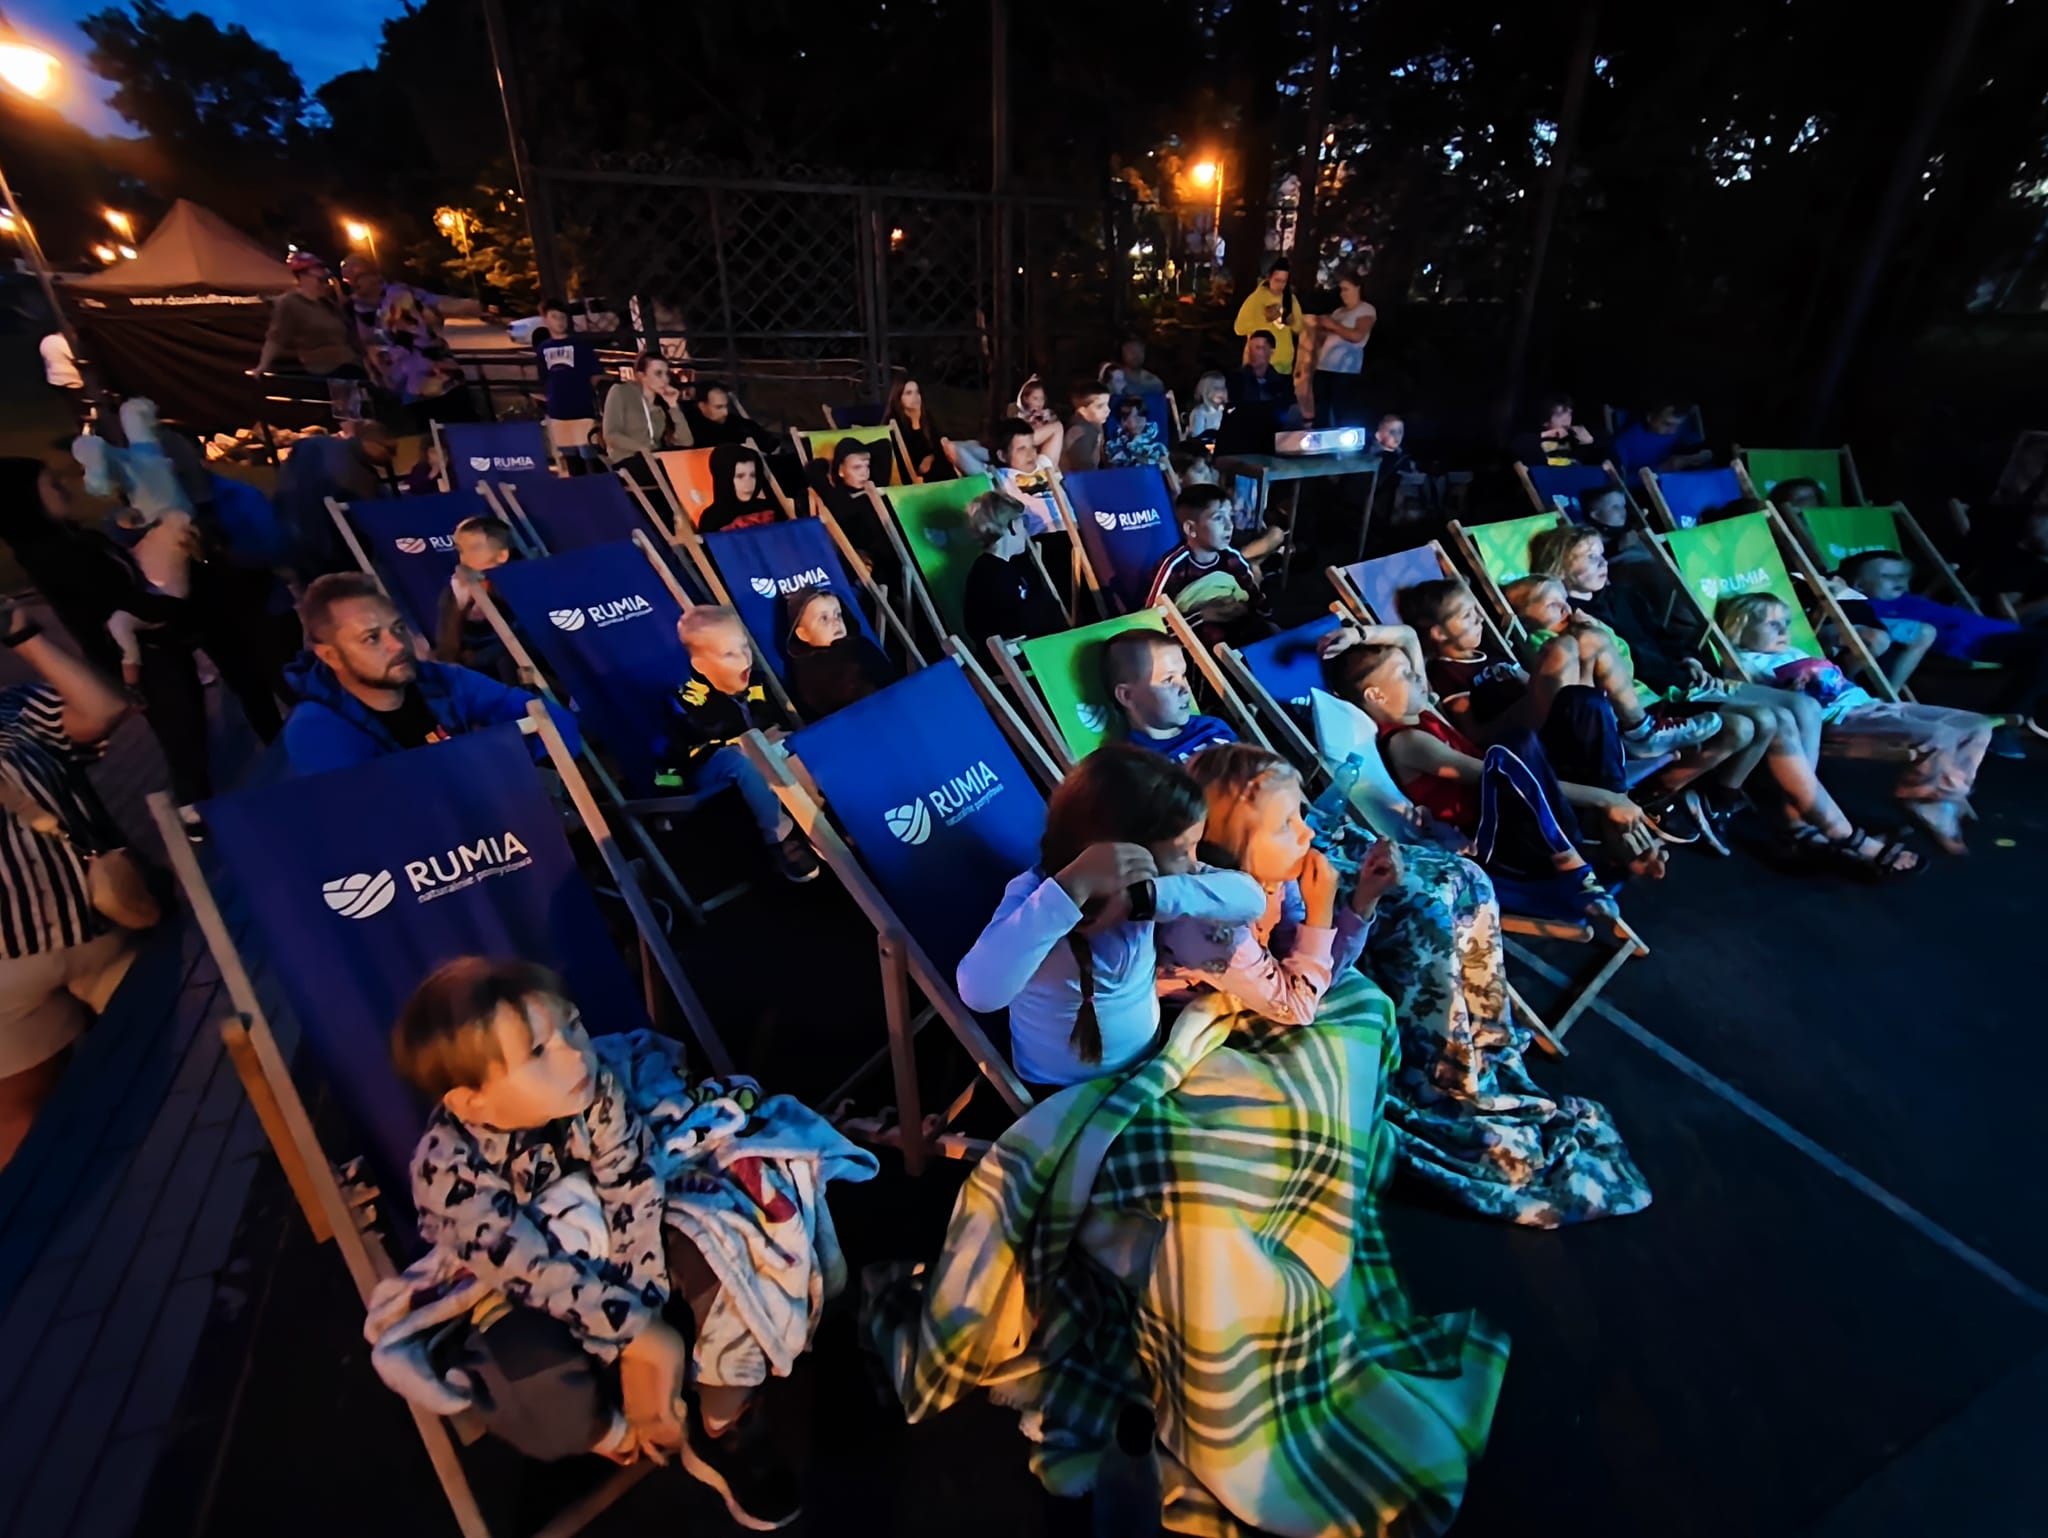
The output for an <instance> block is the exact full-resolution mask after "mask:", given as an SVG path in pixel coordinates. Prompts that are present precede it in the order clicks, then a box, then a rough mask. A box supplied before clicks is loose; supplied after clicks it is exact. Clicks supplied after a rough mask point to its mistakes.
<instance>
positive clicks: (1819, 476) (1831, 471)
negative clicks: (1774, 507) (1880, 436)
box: [1736, 444, 1866, 507]
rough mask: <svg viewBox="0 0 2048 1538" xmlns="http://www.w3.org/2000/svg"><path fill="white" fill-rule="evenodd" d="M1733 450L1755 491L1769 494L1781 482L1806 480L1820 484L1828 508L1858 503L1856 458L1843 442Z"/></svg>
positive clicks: (1860, 496) (1859, 488)
mask: <svg viewBox="0 0 2048 1538" xmlns="http://www.w3.org/2000/svg"><path fill="white" fill-rule="evenodd" d="M1736 452H1737V453H1738V454H1739V455H1740V456H1741V458H1742V460H1743V462H1744V464H1745V465H1746V466H1747V467H1748V470H1749V479H1750V483H1751V484H1752V485H1753V486H1755V487H1756V494H1757V495H1758V496H1760V497H1768V496H1769V495H1770V494H1771V488H1772V487H1773V486H1776V485H1777V484H1778V483H1779V482H1781V481H1798V480H1808V481H1812V482H1813V483H1814V484H1815V485H1817V486H1819V487H1820V499H1821V501H1822V502H1823V503H1825V504H1826V505H1828V506H1829V507H1849V506H1855V505H1860V504H1861V503H1862V502H1864V501H1865V500H1866V499H1865V497H1864V495H1863V481H1862V478H1861V477H1859V476H1858V475H1857V474H1856V458H1855V456H1854V455H1853V454H1851V453H1850V452H1849V449H1848V446H1847V445H1846V444H1845V445H1843V446H1842V447H1841V448H1838V449H1743V448H1738V449H1737V450H1736Z"/></svg>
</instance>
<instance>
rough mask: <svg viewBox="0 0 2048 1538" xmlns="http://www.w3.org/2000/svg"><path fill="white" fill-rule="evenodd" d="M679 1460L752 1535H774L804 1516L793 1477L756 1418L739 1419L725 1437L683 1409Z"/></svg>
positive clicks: (690, 1409) (692, 1409)
mask: <svg viewBox="0 0 2048 1538" xmlns="http://www.w3.org/2000/svg"><path fill="white" fill-rule="evenodd" d="M683 1413H684V1415H685V1417H686V1418H687V1421H688V1424H687V1426H686V1427H685V1428H684V1431H685V1434H684V1437H683V1446H682V1462H683V1468H684V1470H685V1471H686V1472H687V1473H688V1474H689V1475H690V1477H691V1478H692V1479H695V1480H696V1481H697V1482H698V1483H699V1484H701V1485H704V1486H706V1487H707V1488H709V1489H712V1490H715V1491H717V1492H718V1494H719V1496H720V1497H721V1498H722V1499H723V1500H724V1501H725V1509H726V1511H727V1512H729V1513H730V1514H731V1516H732V1519H733V1521H735V1522H737V1523H738V1524H739V1525H740V1526H741V1527H744V1528H745V1529H747V1531H748V1532H752V1533H772V1532H774V1531H775V1530H776V1529H777V1528H782V1527H787V1526H789V1524H790V1523H792V1522H794V1521H795V1520H796V1519H797V1518H798V1517H800V1516H801V1515H803V1509H804V1508H803V1501H802V1499H801V1498H800V1497H799V1495H798V1493H797V1481H796V1474H795V1472H794V1471H793V1470H791V1469H790V1468H789V1466H788V1465H787V1464H785V1463H784V1462H783V1461H782V1460H781V1459H780V1458H778V1457H777V1456H776V1455H775V1450H774V1449H773V1448H772V1447H770V1446H769V1445H768V1438H767V1436H766V1434H765V1432H764V1428H763V1426H762V1424H761V1417H760V1416H759V1415H758V1414H753V1415H743V1416H741V1417H740V1419H739V1422H738V1423H737V1424H736V1425H733V1426H729V1427H727V1428H726V1432H725V1434H724V1435H723V1436H716V1437H715V1436H713V1435H711V1433H710V1432H708V1431H706V1430H705V1429H704V1422H703V1421H702V1420H701V1419H699V1418H698V1415H697V1407H696V1406H695V1405H694V1404H692V1405H689V1406H687V1407H686V1408H685V1410H684V1412H683Z"/></svg>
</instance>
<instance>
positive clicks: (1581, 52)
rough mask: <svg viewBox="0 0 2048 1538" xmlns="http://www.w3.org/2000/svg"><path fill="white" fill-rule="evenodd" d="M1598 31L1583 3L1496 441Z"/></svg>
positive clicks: (1524, 363) (1531, 317) (1524, 357)
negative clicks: (1583, 7) (1583, 8)
mask: <svg viewBox="0 0 2048 1538" xmlns="http://www.w3.org/2000/svg"><path fill="white" fill-rule="evenodd" d="M1599 29H1600V0H1586V8H1585V10H1584V11H1583V12H1581V13H1580V17H1579V36H1578V41H1577V42H1575V43H1574V44H1573V45H1572V62H1571V67H1570V69H1569V70H1568V71H1567V72H1566V74H1565V79H1564V106H1563V109H1562V110H1561V111H1560V112H1559V113H1558V118H1557V142H1556V143H1554V144H1552V145H1551V146H1550V169H1549V173H1548V174H1547V175H1546V176H1545V177H1544V178H1543V192H1542V196H1541V201H1540V202H1539V203H1538V204H1537V209H1536V234H1535V238H1534V239H1533V240H1531V242H1530V244H1529V280H1528V282H1527V283H1525V284H1523V285H1522V304H1521V308H1520V310H1519V311H1517V313H1516V315H1515V333H1514V340H1513V341H1512V342H1511V343H1510V344H1509V346H1508V375H1507V378H1506V380H1505V381H1503V383H1502V385H1501V393H1500V398H1499V400H1497V401H1496V402H1495V403H1494V415H1493V427H1494V434H1495V436H1496V437H1500V438H1505V437H1506V436H1507V431H1508V424H1509V422H1510V420H1511V419H1512V418H1513V416H1514V413H1515V408H1516V405H1517V404H1518V402H1519V401H1520V399H1521V394H1522V373H1523V370H1525V369H1526V368H1527V367H1528V366H1529V338H1530V334H1531V332H1532V331H1533V330H1534V329H1535V325H1536V295H1537V292H1538V290H1540V289H1541V288H1542V286H1543V267H1544V263H1545V262H1546V261H1547V260H1548V258H1549V255H1550V236H1551V232H1552V231H1553V230H1554V229H1555V228H1556V227H1557V205H1558V203H1559V202H1560V201H1561V200H1562V199H1563V196H1564V187H1565V181H1566V179H1567V178H1568V177H1569V176H1570V174H1571V163H1572V154H1573V151H1574V149H1575V148H1576V146H1577V144H1578V139H1579V116H1580V113H1581V111H1582V110H1583V108H1584V107H1585V104H1586V81H1587V79H1588V77H1590V76H1591V74H1592V73H1593V39H1594V37H1595V36H1596V34H1597V33H1598V32H1599Z"/></svg>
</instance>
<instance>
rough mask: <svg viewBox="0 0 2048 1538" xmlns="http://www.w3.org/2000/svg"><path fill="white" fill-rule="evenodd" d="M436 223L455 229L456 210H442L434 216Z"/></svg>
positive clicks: (446, 228) (442, 226) (445, 228)
mask: <svg viewBox="0 0 2048 1538" xmlns="http://www.w3.org/2000/svg"><path fill="white" fill-rule="evenodd" d="M434 223H436V224H437V225H439V226H440V227H441V228H442V229H444V230H452V229H454V228H455V226H456V223H457V220H456V217H455V210H454V209H452V208H444V209H442V210H441V211H440V212H439V213H438V214H436V215H434ZM351 238H353V237H351Z"/></svg>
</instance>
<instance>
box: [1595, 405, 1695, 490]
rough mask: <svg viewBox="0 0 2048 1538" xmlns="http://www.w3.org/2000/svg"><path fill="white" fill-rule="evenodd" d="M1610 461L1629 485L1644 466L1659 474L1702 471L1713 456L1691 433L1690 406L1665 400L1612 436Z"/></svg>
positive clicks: (1692, 432)
mask: <svg viewBox="0 0 2048 1538" xmlns="http://www.w3.org/2000/svg"><path fill="white" fill-rule="evenodd" d="M1614 461H1615V463H1616V464H1617V465H1619V466H1620V467H1621V473H1622V475H1623V476H1625V477H1627V478H1628V479H1629V481H1630V483H1631V484H1633V483H1634V480H1635V473H1636V472H1637V471H1638V470H1640V469H1642V468H1644V467H1645V466H1648V467H1649V468H1650V469H1652V470H1654V471H1656V472H1657V473H1658V474H1659V475H1669V474H1670V473H1671V472H1672V471H1674V470H1704V469H1706V468H1707V467H1708V466H1710V465H1712V464H1713V462H1714V456H1713V454H1712V453H1711V452H1710V451H1709V450H1708V449H1707V447H1706V445H1705V443H1704V442H1702V441H1701V439H1700V435H1699V434H1698V433H1696V432H1694V431H1693V430H1692V407H1690V406H1688V405H1685V404H1683V403H1681V402H1678V401H1668V400H1667V401H1658V402H1656V403H1655V404H1653V405H1652V406H1651V407H1650V409H1649V410H1648V411H1646V412H1644V413H1643V415H1642V416H1640V417H1638V418H1637V419H1636V420H1635V421H1633V422H1631V423H1629V425H1628V426H1626V427H1624V428H1623V429H1622V430H1621V431H1620V432H1618V433H1616V434H1615V435H1614Z"/></svg>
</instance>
